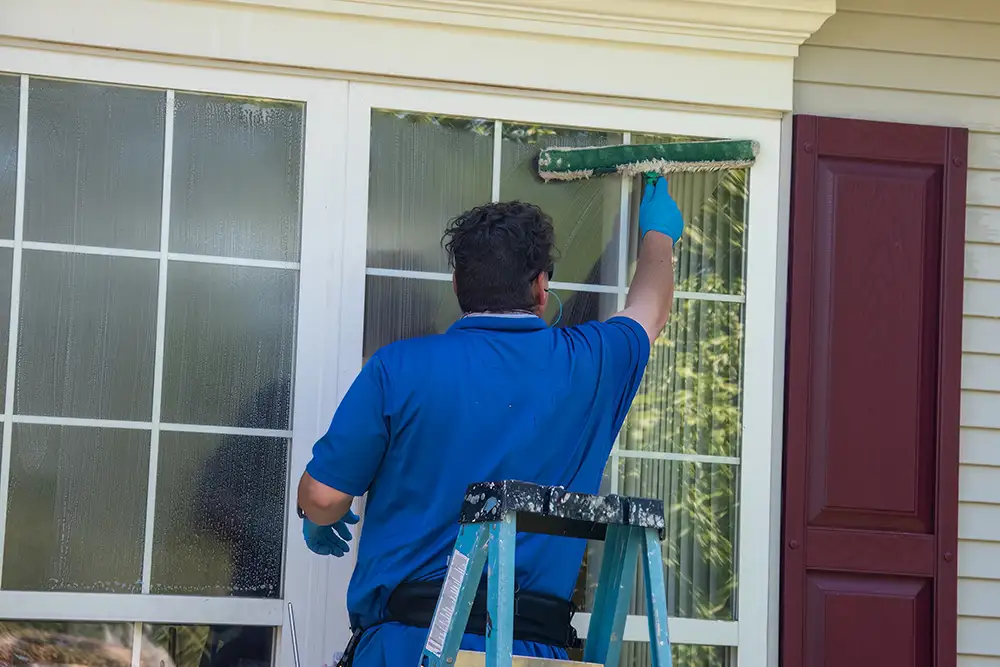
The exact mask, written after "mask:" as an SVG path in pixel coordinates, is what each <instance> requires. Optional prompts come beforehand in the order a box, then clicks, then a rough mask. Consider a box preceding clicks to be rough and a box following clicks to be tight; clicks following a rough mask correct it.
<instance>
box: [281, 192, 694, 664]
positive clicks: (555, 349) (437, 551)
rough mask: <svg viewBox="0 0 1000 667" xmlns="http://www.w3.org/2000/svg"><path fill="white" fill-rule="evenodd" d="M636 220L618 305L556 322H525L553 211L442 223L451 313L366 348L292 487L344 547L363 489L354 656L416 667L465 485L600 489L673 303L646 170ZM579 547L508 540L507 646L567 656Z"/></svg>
mask: <svg viewBox="0 0 1000 667" xmlns="http://www.w3.org/2000/svg"><path fill="white" fill-rule="evenodd" d="M639 230H640V234H641V236H642V242H641V246H640V251H639V258H638V262H637V264H636V272H635V277H634V278H633V280H632V284H631V287H630V288H629V293H628V298H627V299H626V303H625V308H624V309H623V310H622V311H621V312H620V313H618V314H617V315H615V316H614V317H612V318H610V319H609V320H607V321H606V322H588V323H586V324H582V325H579V326H574V327H565V328H560V329H555V328H549V327H548V326H547V325H546V324H545V322H544V321H543V320H542V319H541V317H540V315H541V314H542V313H543V312H544V310H545V306H546V304H547V303H548V294H549V293H548V285H549V280H550V278H551V276H552V269H553V251H554V248H553V244H554V239H553V236H554V233H553V228H552V221H551V219H550V218H549V217H548V216H546V215H545V214H544V213H542V211H541V210H539V209H538V208H537V207H535V206H532V205H530V204H523V203H519V202H512V203H498V204H489V205H486V206H481V207H479V208H476V209H473V210H471V211H468V212H466V213H464V214H462V215H460V216H459V217H458V218H456V219H455V220H453V221H452V222H451V224H450V226H449V228H448V230H447V232H445V239H446V241H447V243H446V246H445V247H446V249H447V251H448V255H449V259H450V263H451V266H452V268H453V270H454V273H453V285H454V290H455V294H456V296H457V297H458V301H459V305H460V306H461V308H462V312H463V313H465V316H464V317H463V318H462V319H460V320H459V321H458V322H456V323H455V324H454V325H453V326H452V327H451V328H450V329H449V330H448V331H447V332H446V333H444V334H440V335H434V336H426V337H423V338H416V339H409V340H405V341H400V342H397V343H393V344H391V345H387V346H385V347H383V348H382V349H380V350H379V351H378V352H376V353H375V354H374V355H373V356H372V357H371V358H370V359H369V361H368V363H367V364H365V366H364V368H363V369H362V370H361V373H360V374H359V375H358V377H357V379H356V380H355V381H354V384H353V385H352V386H351V388H350V390H349V391H348V392H347V395H346V396H345V397H344V400H343V401H342V402H341V404H340V406H339V407H338V409H337V412H336V414H335V415H334V418H333V422H332V423H331V424H330V429H329V431H328V432H327V433H326V435H324V436H323V437H322V438H321V439H320V440H319V441H318V442H317V443H316V445H315V447H314V448H313V458H312V460H311V461H310V462H309V465H308V466H307V467H306V472H305V473H304V474H303V476H302V479H301V481H300V483H299V495H298V498H299V508H300V514H304V517H305V520H304V523H303V533H304V535H305V538H306V542H307V544H308V545H309V547H310V549H312V550H313V551H315V552H316V553H321V554H331V555H335V556H342V555H343V554H344V552H346V551H347V550H348V545H347V541H346V540H349V539H350V531H349V528H348V525H349V524H353V523H356V522H357V520H358V519H357V516H356V515H354V514H353V513H352V512H351V511H350V508H351V503H352V501H353V500H354V498H355V497H356V496H360V495H362V494H364V493H366V492H367V493H368V500H367V504H366V521H365V530H364V535H363V536H362V539H361V543H360V548H359V550H358V560H357V565H356V566H355V569H354V575H353V577H352V579H351V584H350V588H349V591H348V596H347V606H348V610H349V611H350V617H351V626H352V629H353V630H354V631H355V636H354V639H353V640H352V644H355V642H356V650H355V651H354V655H353V661H354V662H353V664H355V665H357V667H374V666H383V665H386V666H391V667H400V666H404V667H405V666H406V665H416V664H417V661H418V660H419V658H420V653H421V650H422V648H423V645H424V642H425V639H426V636H427V627H428V625H429V621H430V612H432V611H433V607H434V601H435V600H436V599H437V591H438V590H439V589H440V585H441V582H442V580H443V579H444V575H445V572H446V570H447V561H448V556H449V554H450V553H451V551H452V549H453V547H454V542H455V538H456V536H457V534H458V524H457V517H458V513H459V508H460V507H461V504H462V498H463V496H464V492H465V489H466V487H467V486H468V485H469V484H470V483H473V482H481V481H496V480H503V479H518V480H524V481H529V482H535V483H538V484H547V485H560V486H563V487H566V488H567V489H569V490H571V491H578V492H581V493H597V492H598V490H599V487H600V482H601V477H602V473H603V470H604V467H605V464H606V462H607V459H608V454H609V452H610V451H611V447H612V444H613V442H614V439H615V436H616V435H617V433H618V431H619V429H620V428H621V425H622V422H623V421H624V419H625V415H626V413H627V412H628V409H629V406H630V405H631V403H632V399H633V398H634V396H635V392H636V390H637V389H638V387H639V382H640V380H641V378H642V373H643V371H644V370H645V367H646V361H647V359H648V357H649V349H650V343H651V341H652V340H654V339H655V338H656V337H657V336H658V335H659V333H660V331H661V330H662V329H663V326H664V325H665V324H666V321H667V317H668V315H669V313H670V306H671V302H672V299H673V266H672V254H673V243H674V241H676V240H678V239H679V238H680V236H681V234H682V233H683V230H684V222H683V219H682V217H681V214H680V211H679V210H678V208H677V205H676V204H675V203H674V201H673V199H671V197H670V195H669V193H668V192H667V183H666V181H665V180H664V179H662V178H660V179H659V180H658V181H657V182H656V184H655V185H654V186H647V188H646V191H645V192H644V194H643V199H642V202H641V205H640V209H639ZM338 535H339V537H338ZM584 548H585V542H584V541H583V540H576V539H569V538H560V537H551V536H543V535H533V534H521V535H518V540H517V564H516V583H517V588H518V614H519V615H518V617H517V618H516V619H515V624H514V627H515V630H514V633H515V634H514V639H515V642H514V652H515V654H518V655H532V656H540V657H550V658H562V659H565V657H566V651H565V648H566V646H567V645H568V643H569V638H570V637H571V636H572V630H571V627H570V626H569V619H570V617H571V615H572V609H571V605H570V603H569V599H570V597H571V595H572V593H573V588H574V584H575V583H576V579H577V574H578V572H579V568H580V564H581V562H582V559H583V553H584ZM484 588H485V587H484ZM481 593H482V591H481ZM428 609H429V611H428ZM421 610H422V611H421ZM474 615H475V611H474ZM468 630H469V632H468V634H466V636H465V638H464V639H463V643H462V648H464V649H471V650H483V648H484V646H485V639H484V637H483V634H484V632H485V619H484V618H482V617H479V618H478V619H472V620H470V625H469V628H468ZM349 648H355V647H353V646H352V647H349ZM348 653H350V650H349V651H348Z"/></svg>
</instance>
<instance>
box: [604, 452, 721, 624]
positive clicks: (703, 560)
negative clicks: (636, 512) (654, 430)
mask: <svg viewBox="0 0 1000 667" xmlns="http://www.w3.org/2000/svg"><path fill="white" fill-rule="evenodd" d="M618 470H619V479H618V493H620V494H622V495H626V496H638V497H640V498H659V499H661V500H663V504H664V507H665V509H666V519H667V526H666V538H665V540H664V542H663V552H664V553H663V556H664V558H663V564H664V568H665V580H666V585H667V613H668V614H669V615H670V616H672V617H679V618H703V619H711V620H733V619H734V618H735V613H736V596H735V592H736V548H735V547H736V537H737V534H738V516H737V502H738V498H739V488H738V478H739V475H738V471H739V468H738V467H737V466H734V465H728V464H709V463H693V462H690V461H652V460H648V459H635V458H622V459H620V460H619V464H618ZM644 587H645V583H644V581H643V577H642V573H641V571H640V572H639V574H638V576H637V577H636V587H635V591H634V593H633V598H632V607H631V610H630V612H629V613H631V614H638V615H640V616H645V615H646V599H645V592H644V591H645V588H644Z"/></svg>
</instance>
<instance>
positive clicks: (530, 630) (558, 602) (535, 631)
mask: <svg viewBox="0 0 1000 667" xmlns="http://www.w3.org/2000/svg"><path fill="white" fill-rule="evenodd" d="M442 583H443V582H442V581H440V580H439V581H407V582H403V583H401V584H400V585H399V586H397V587H396V589H395V590H394V591H393V592H392V595H390V596H389V603H388V615H387V617H386V618H385V620H384V621H383V623H400V624H402V625H408V626H411V627H415V628H430V626H431V620H432V618H433V617H434V609H435V607H436V606H437V601H438V595H439V594H440V593H441V585H442ZM575 612H576V607H575V605H574V604H573V603H572V602H570V601H568V600H563V599H561V598H558V597H555V596H552V595H545V594H543V593H533V592H531V591H523V590H520V589H517V590H515V591H514V639H515V640H520V641H526V642H537V643H539V644H547V645H549V646H555V647H558V648H565V649H569V648H580V646H581V645H582V644H581V642H580V639H579V638H578V637H577V634H576V629H575V628H574V627H573V625H572V620H573V614H574V613H575ZM366 629H367V628H365V629H356V630H355V631H354V635H353V636H352V637H351V641H350V642H349V643H348V645H347V648H346V649H345V651H344V656H343V658H341V660H340V662H338V663H337V665H338V667H350V665H351V664H352V663H353V660H354V650H355V649H356V648H357V645H358V641H359V640H360V639H361V635H362V634H364V632H365V630H366ZM492 629H493V623H492V622H491V619H490V618H489V614H488V613H487V611H486V586H485V584H483V585H480V587H479V589H478V590H477V591H476V597H475V599H474V601H473V603H472V612H471V613H470V614H469V622H468V624H467V625H466V627H465V632H466V634H472V635H483V636H485V635H486V634H487V632H492Z"/></svg>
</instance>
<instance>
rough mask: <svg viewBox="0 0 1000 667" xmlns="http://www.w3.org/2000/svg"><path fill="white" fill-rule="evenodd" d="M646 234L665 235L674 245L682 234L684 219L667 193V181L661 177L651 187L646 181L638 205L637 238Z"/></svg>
mask: <svg viewBox="0 0 1000 667" xmlns="http://www.w3.org/2000/svg"><path fill="white" fill-rule="evenodd" d="M646 232H660V233H662V234H666V235H667V236H669V237H670V239H671V240H672V241H673V242H674V243H677V241H678V240H679V239H680V238H681V236H682V235H683V234H684V217H683V216H682V215H681V210H680V209H679V208H677V202H675V201H674V199H673V197H671V196H670V192H668V191H667V179H665V178H663V177H662V176H660V177H659V178H657V179H656V183H655V184H653V185H650V184H649V179H646V185H645V187H644V188H643V192H642V201H641V202H640V203H639V236H640V237H645V236H646Z"/></svg>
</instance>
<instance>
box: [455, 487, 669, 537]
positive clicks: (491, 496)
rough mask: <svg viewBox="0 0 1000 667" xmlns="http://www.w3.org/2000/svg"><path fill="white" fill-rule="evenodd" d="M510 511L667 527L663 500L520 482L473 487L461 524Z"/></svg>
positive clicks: (467, 495)
mask: <svg viewBox="0 0 1000 667" xmlns="http://www.w3.org/2000/svg"><path fill="white" fill-rule="evenodd" d="M508 512H516V513H518V514H520V515H525V514H527V515H532V516H539V517H548V518H552V519H564V520H567V521H579V522H586V523H591V524H603V525H626V526H638V527H642V528H655V529H657V530H658V531H660V532H661V533H662V531H663V530H664V527H665V525H666V524H665V521H664V515H663V501H662V500H654V499H650V498H631V497H627V496H619V495H616V494H611V495H607V496H598V495H592V494H589V493H574V492H572V491H567V490H566V489H565V488H563V487H561V486H544V485H541V484H532V483H530V482H520V481H517V480H505V481H502V482H479V483H476V484H470V485H469V488H468V489H467V490H466V492H465V499H464V500H463V502H462V512H461V516H460V518H459V521H460V522H461V523H489V522H492V521H500V520H502V519H503V516H504V515H505V514H506V513H508Z"/></svg>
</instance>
